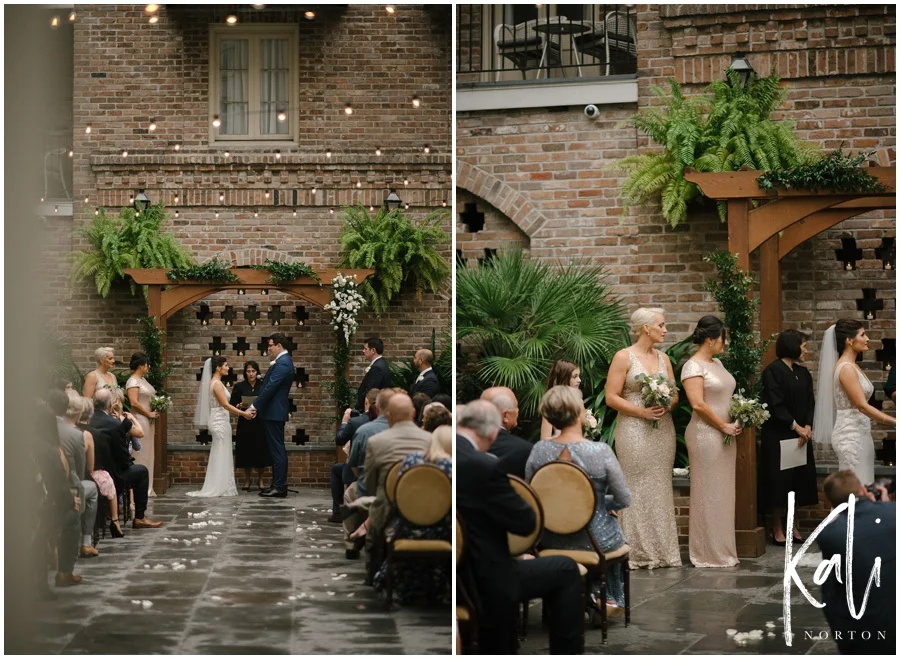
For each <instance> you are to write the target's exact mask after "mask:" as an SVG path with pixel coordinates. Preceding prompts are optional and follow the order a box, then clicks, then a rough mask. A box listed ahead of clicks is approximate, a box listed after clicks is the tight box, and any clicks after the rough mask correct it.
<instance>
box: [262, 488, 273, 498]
mask: <svg viewBox="0 0 900 659" xmlns="http://www.w3.org/2000/svg"><path fill="white" fill-rule="evenodd" d="M273 489H274V488H272V487H261V488H259V496H263V495H264V494H265V493H266V492H271V491H272V490H273Z"/></svg>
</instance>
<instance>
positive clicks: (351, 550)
mask: <svg viewBox="0 0 900 659" xmlns="http://www.w3.org/2000/svg"><path fill="white" fill-rule="evenodd" d="M396 394H397V392H396V391H394V390H393V389H382V390H381V391H379V392H378V395H377V396H376V397H375V418H374V419H373V420H372V421H370V422H369V423H364V424H363V425H361V426H360V427H359V430H357V431H356V432H355V433H354V435H353V439H352V441H351V443H350V455H349V456H348V457H347V466H348V467H350V469H351V470H352V472H353V475H354V476H355V477H356V481H355V482H354V483H352V484H351V485H350V487H348V488H347V489H346V490H344V504H345V505H350V504H351V503H353V502H354V501H355V500H356V499H358V498H359V497H363V496H367V494H368V493H367V492H366V485H365V482H363V472H364V470H365V460H366V447H367V445H368V442H369V438H370V437H372V436H374V435H377V434H378V433H380V432H383V431H385V430H387V429H388V419H387V415H386V414H385V412H386V411H387V407H388V404H389V402H390V400H391V398H393V397H394V396H395V395H396ZM372 494H374V492H373V493H372ZM366 515H367V513H366V511H365V510H359V509H355V510H354V511H353V512H352V513H351V514H350V515H348V516H346V518H345V519H344V537H345V539H344V541H345V544H346V550H347V551H346V555H347V558H348V559H355V558H359V549H360V547H361V546H362V542H359V543H357V542H355V541H354V540H351V539H350V535H351V534H352V533H353V532H354V531H356V530H357V529H358V528H359V525H360V524H362V523H363V522H364V521H365V519H366Z"/></svg>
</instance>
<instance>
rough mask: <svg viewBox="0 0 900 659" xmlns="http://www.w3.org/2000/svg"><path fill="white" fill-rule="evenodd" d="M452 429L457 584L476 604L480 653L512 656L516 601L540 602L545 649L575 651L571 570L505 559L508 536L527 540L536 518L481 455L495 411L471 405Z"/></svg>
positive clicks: (577, 603) (577, 630)
mask: <svg viewBox="0 0 900 659" xmlns="http://www.w3.org/2000/svg"><path fill="white" fill-rule="evenodd" d="M456 424H457V432H458V434H457V436H456V474H455V476H456V479H457V488H456V507H457V511H458V514H459V517H460V519H461V521H462V523H463V525H464V529H465V533H466V545H465V546H466V550H465V551H466V555H465V558H464V563H463V571H462V572H461V573H460V574H459V579H460V583H461V584H464V586H465V588H466V590H467V592H468V593H469V595H470V596H472V597H474V599H476V600H477V604H476V607H477V608H478V613H479V615H478V621H479V629H478V638H479V642H478V643H479V650H480V651H481V652H482V653H483V654H512V653H513V652H514V650H515V648H514V635H515V633H516V614H517V611H518V606H519V603H520V602H521V601H522V600H523V599H525V598H528V599H538V598H543V599H544V602H545V606H546V610H547V611H548V615H549V620H550V652H551V653H552V654H580V653H581V652H582V651H583V649H582V642H581V641H582V633H583V626H584V614H583V612H582V608H581V604H582V585H581V576H580V575H579V571H578V565H577V564H576V563H575V561H573V560H572V559H570V558H567V557H565V556H553V557H549V558H535V559H532V560H515V559H513V558H512V556H510V554H509V544H508V541H507V536H506V534H507V532H510V533H515V534H517V535H527V534H528V533H531V531H532V530H533V529H534V525H535V524H536V518H535V514H534V511H533V510H532V509H531V508H530V507H529V506H528V504H527V503H526V502H525V501H524V500H523V499H522V497H520V496H519V495H518V494H516V492H515V490H513V488H512V486H511V485H510V483H509V478H508V477H507V475H506V473H505V471H504V469H503V466H502V465H501V463H500V460H498V459H497V458H496V457H495V456H493V455H491V454H489V453H487V450H488V449H489V448H490V445H491V444H492V443H493V441H494V440H495V439H496V437H497V432H498V431H499V429H500V414H499V412H497V408H495V407H494V406H493V405H492V404H491V403H488V402H487V401H483V400H477V401H473V402H471V403H469V404H468V405H466V406H464V407H462V408H460V410H459V412H458V414H457V419H456Z"/></svg>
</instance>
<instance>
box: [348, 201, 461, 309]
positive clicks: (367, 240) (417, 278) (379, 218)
mask: <svg viewBox="0 0 900 659" xmlns="http://www.w3.org/2000/svg"><path fill="white" fill-rule="evenodd" d="M448 217H449V211H448V210H445V209H438V210H437V211H434V212H433V213H431V214H430V215H429V216H428V217H427V218H425V219H424V220H420V221H413V220H410V219H409V218H408V217H406V216H405V215H404V214H403V212H402V211H401V210H400V209H399V208H398V209H394V210H391V211H386V210H384V209H383V208H382V209H379V211H378V213H377V214H376V215H375V217H370V216H369V214H368V212H367V211H366V209H365V208H363V207H361V206H359V207H348V208H345V209H344V230H343V233H342V234H341V253H342V254H343V256H344V258H343V261H342V262H341V266H345V267H350V268H374V270H375V274H374V275H373V276H372V277H369V278H368V279H366V280H365V281H364V282H362V284H360V286H359V290H360V292H361V293H362V294H363V295H365V296H366V300H367V301H368V302H369V304H370V305H371V306H372V308H373V309H374V310H375V312H376V313H378V314H381V313H383V312H384V311H385V310H386V309H387V308H388V305H389V304H390V302H391V300H392V299H393V298H394V296H395V295H397V294H398V293H399V292H400V288H401V287H402V286H403V284H404V283H407V282H409V283H411V284H412V285H413V286H414V287H415V292H416V299H421V297H422V294H423V293H425V292H431V293H436V292H437V291H438V289H439V288H440V286H441V285H442V284H443V283H444V282H445V281H446V280H447V278H448V277H449V276H450V264H449V263H448V262H447V259H446V257H444V256H442V255H441V253H440V252H439V251H438V247H439V246H440V245H445V244H447V243H448V242H449V241H450V236H449V235H448V234H447V232H446V231H444V230H443V229H441V228H440V225H442V224H444V223H445V222H447V220H448Z"/></svg>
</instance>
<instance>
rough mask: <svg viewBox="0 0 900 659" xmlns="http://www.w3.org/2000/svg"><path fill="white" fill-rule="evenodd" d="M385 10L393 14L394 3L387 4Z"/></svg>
mask: <svg viewBox="0 0 900 659" xmlns="http://www.w3.org/2000/svg"><path fill="white" fill-rule="evenodd" d="M384 10H385V11H386V12H387V13H389V14H393V13H394V5H387V6H386V7H385V8H384Z"/></svg>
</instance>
